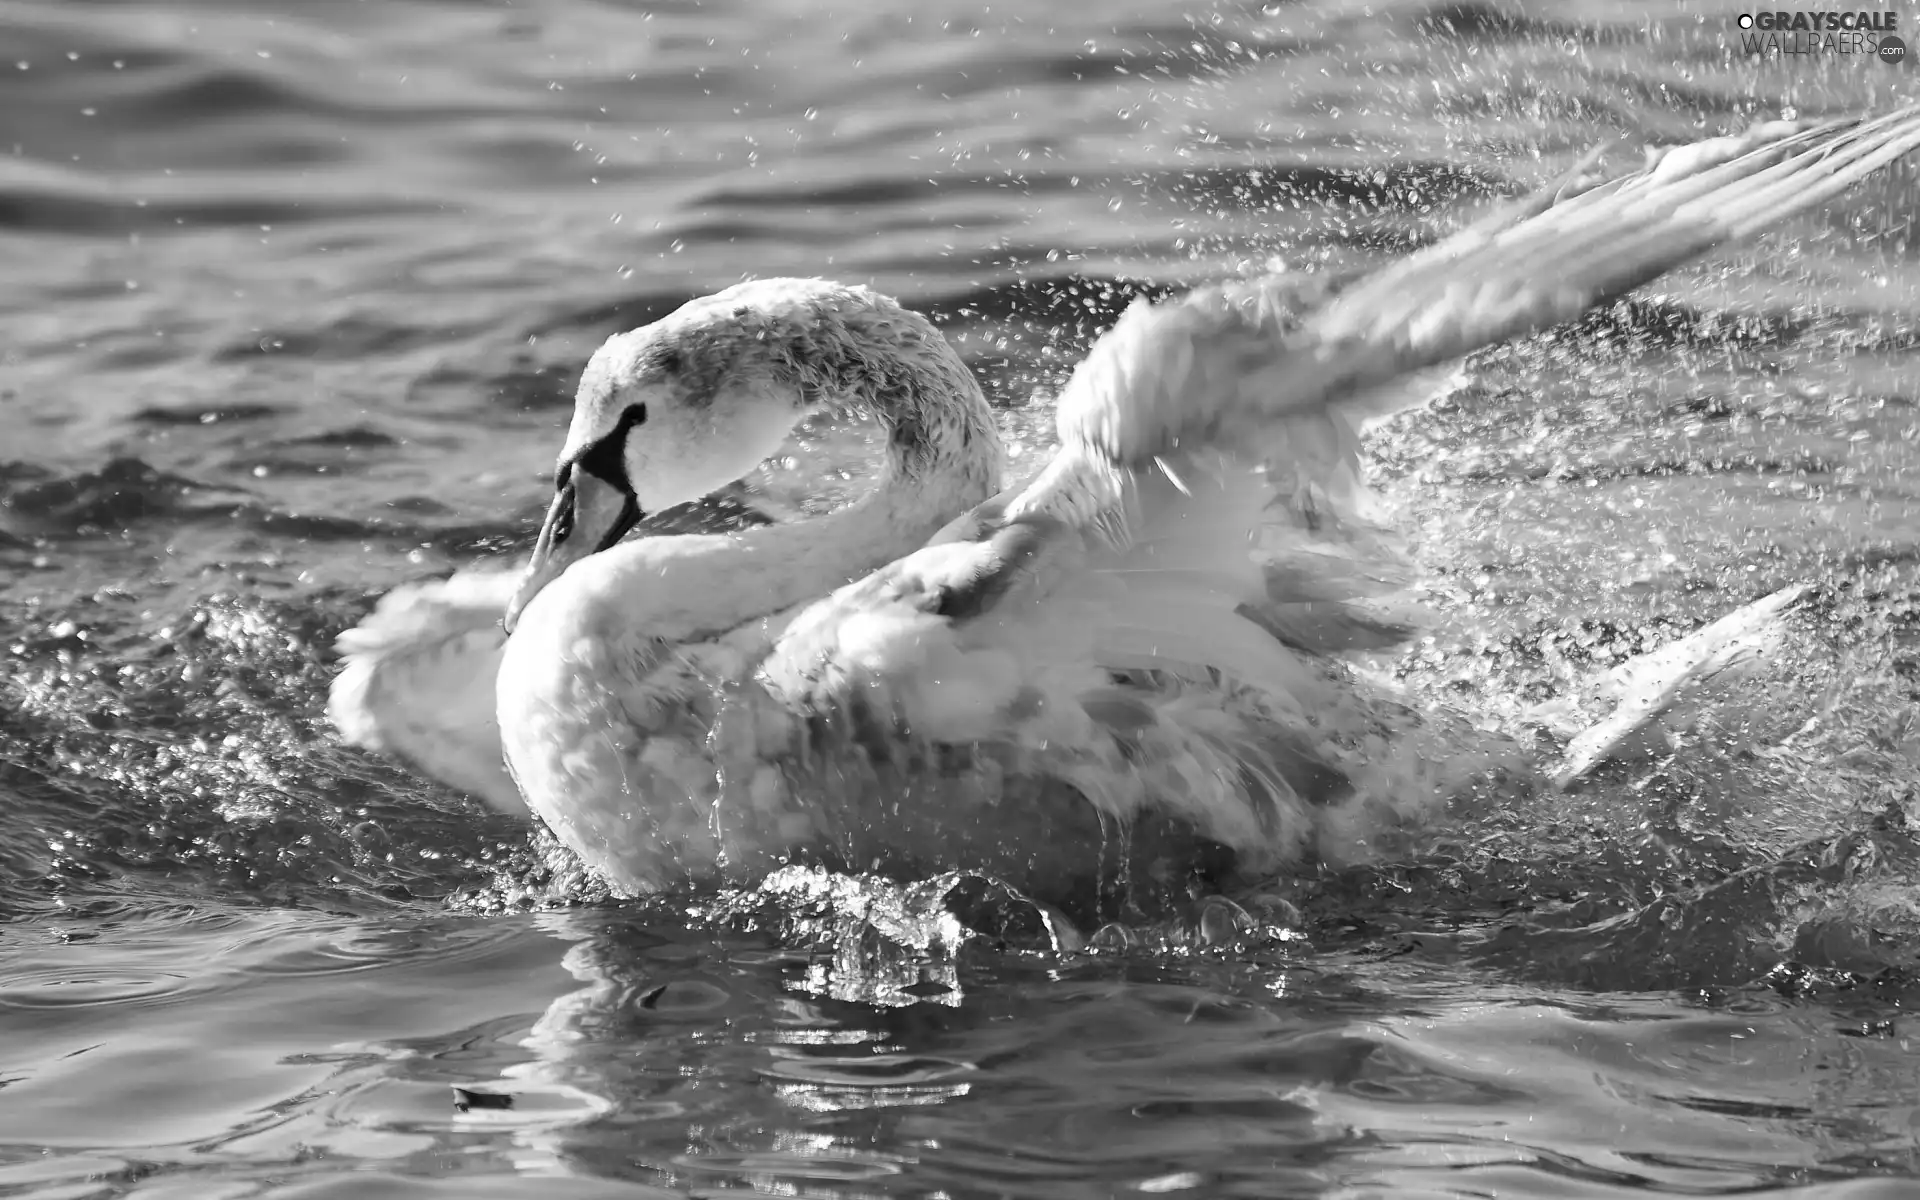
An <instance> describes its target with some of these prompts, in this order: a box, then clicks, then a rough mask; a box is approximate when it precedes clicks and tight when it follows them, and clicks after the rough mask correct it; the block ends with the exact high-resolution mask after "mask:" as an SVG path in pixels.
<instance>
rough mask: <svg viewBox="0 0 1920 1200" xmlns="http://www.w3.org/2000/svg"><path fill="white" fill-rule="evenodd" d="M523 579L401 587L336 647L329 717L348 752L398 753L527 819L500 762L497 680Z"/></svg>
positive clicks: (471, 575)
mask: <svg viewBox="0 0 1920 1200" xmlns="http://www.w3.org/2000/svg"><path fill="white" fill-rule="evenodd" d="M519 583H520V575H519V572H517V571H503V570H500V569H499V568H498V567H490V568H473V569H469V570H466V571H461V572H459V573H457V574H455V575H453V576H452V577H451V578H448V579H435V580H427V581H423V582H419V583H410V584H406V585H403V586H401V587H398V588H395V589H394V590H393V591H391V592H388V593H387V594H386V595H385V596H382V597H381V598H380V601H379V603H378V604H376V605H375V606H374V609H373V612H371V613H369V614H368V615H367V617H366V619H364V620H363V621H361V622H360V624H358V625H356V626H354V627H353V628H352V629H349V630H347V631H346V632H344V633H342V634H341V635H340V636H339V638H338V639H337V640H336V641H335V642H334V650H335V651H336V652H337V653H338V654H339V655H340V658H341V668H340V673H339V674H338V675H336V676H334V679H333V686H332V688H331V689H330V691H329V692H328V695H327V718H328V719H329V720H331V721H332V722H333V726H334V728H335V729H337V730H339V731H340V736H341V739H342V740H344V741H345V742H346V743H347V744H348V745H351V746H360V747H362V748H364V749H368V750H377V751H381V752H383V753H386V754H391V755H393V756H394V757H395V758H398V759H400V760H401V761H402V762H404V763H406V764H407V765H408V767H409V768H410V769H412V770H413V771H414V772H415V773H416V774H419V775H423V776H425V777H427V778H429V779H434V780H437V781H439V782H441V783H444V784H447V785H449V786H451V787H454V788H456V789H458V790H460V791H463V792H466V793H468V794H469V795H472V796H476V797H478V798H479V799H481V800H483V801H485V802H486V804H487V806H488V807H490V808H492V809H494V810H495V811H497V812H505V813H515V814H525V813H526V811H527V807H526V804H525V802H523V801H522V800H521V799H520V791H519V789H518V788H516V787H515V786H514V784H513V779H512V778H511V777H510V776H509V775H508V774H507V769H506V765H505V762H504V760H503V758H502V755H501V747H500V726H499V723H498V721H497V720H496V719H495V717H494V690H493V689H494V677H495V676H496V675H498V674H499V672H500V655H501V652H502V651H503V650H504V649H505V647H506V642H507V635H506V632H505V631H504V630H502V629H501V627H500V614H501V613H503V612H505V611H506V606H507V601H508V600H509V599H510V598H512V596H513V593H514V589H515V588H516V587H518V585H519Z"/></svg>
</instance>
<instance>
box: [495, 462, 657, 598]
mask: <svg viewBox="0 0 1920 1200" xmlns="http://www.w3.org/2000/svg"><path fill="white" fill-rule="evenodd" d="M621 474H622V475H623V476H624V472H622V473H621ZM645 515H646V514H645V513H643V512H641V511H640V502H639V500H638V499H636V498H635V496H634V494H633V489H632V487H631V486H629V485H628V484H627V482H626V480H625V478H621V479H619V480H617V481H615V480H609V479H606V478H604V477H602V476H600V475H598V474H596V473H594V472H593V471H591V470H587V469H585V468H583V467H582V465H581V464H579V463H574V464H572V465H570V466H567V467H565V468H563V469H562V470H561V471H560V475H559V480H558V486H557V487H556V488H555V490H554V496H553V506H552V507H551V508H549V509H547V519H546V522H545V523H544V524H543V525H541V526H540V540H539V541H538V542H537V543H535V544H534V547H533V562H532V563H531V564H529V565H528V567H527V575H526V578H525V579H523V580H521V582H520V588H519V590H518V591H516V592H514V594H513V600H512V601H511V602H509V603H508V605H507V615H506V621H505V625H506V628H507V632H508V633H512V632H513V627H514V626H515V625H516V624H518V623H519V621H520V612H521V610H522V609H524V608H526V606H527V602H528V601H530V600H532V599H533V598H534V597H535V596H537V595H539V594H540V590H541V589H542V588H544V587H546V586H547V585H548V584H549V583H552V582H553V581H554V580H556V579H558V578H559V577H560V574H561V572H563V571H565V570H566V569H567V568H568V567H570V566H572V565H573V564H574V563H576V562H579V561H580V560H581V559H583V558H586V557H587V556H589V555H592V554H598V553H600V552H601V551H602V550H605V549H607V548H608V547H609V546H612V545H615V544H616V543H618V542H619V541H620V539H621V538H623V537H625V536H627V533H628V531H630V530H631V529H632V528H633V527H634V526H635V525H637V524H639V523H640V518H641V517H643V516H645Z"/></svg>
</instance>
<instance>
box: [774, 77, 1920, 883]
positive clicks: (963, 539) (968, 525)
mask: <svg viewBox="0 0 1920 1200" xmlns="http://www.w3.org/2000/svg"><path fill="white" fill-rule="evenodd" d="M1916 146H1920V110H1916V111H1914V112H1908V113H1905V114H1901V115H1897V116H1895V117H1890V118H1885V119H1882V120H1879V121H1872V122H1837V123H1831V124H1827V125H1821V126H1815V127H1812V128H1802V127H1799V126H1790V125H1784V124H1781V123H1775V124H1773V125H1768V126H1761V127H1757V128H1756V129H1755V130H1752V131H1750V132H1749V133H1748V134H1745V135H1742V136H1740V137H1735V138H1723V139H1717V140H1716V141H1714V142H1708V143H1703V144H1701V145H1698V146H1693V147H1686V148H1683V149H1680V150H1674V151H1669V152H1667V153H1665V154H1664V155H1661V156H1658V157H1654V158H1652V159H1651V160H1650V162H1649V165H1648V166H1647V167H1646V168H1645V169H1643V170H1641V171H1638V172H1635V173H1633V174H1631V175H1628V176H1625V177H1623V178H1621V179H1616V180H1614V181H1611V182H1608V183H1601V184H1598V185H1590V184H1588V183H1587V182H1586V181H1585V180H1584V179H1573V180H1566V181H1562V183H1561V184H1560V185H1559V186H1557V187H1556V188H1555V189H1554V190H1553V191H1551V192H1550V193H1549V194H1547V195H1546V196H1544V197H1535V198H1534V199H1532V200H1529V201H1526V202H1523V203H1522V204H1520V205H1518V206H1516V207H1515V208H1514V209H1513V210H1510V211H1509V212H1506V213H1502V214H1497V215H1496V216H1495V217H1493V218H1491V219H1489V220H1488V221H1485V222H1482V223H1481V224H1479V225H1477V226H1475V227H1473V228H1471V229H1468V230H1466V231H1464V232H1463V233H1462V234H1460V235H1458V236H1456V237H1455V238H1453V239H1450V240H1449V241H1447V242H1444V243H1442V244H1440V245H1438V246H1436V247H1434V248H1432V249H1431V250H1429V251H1427V252H1425V253H1423V254H1420V255H1416V256H1414V257H1413V258H1411V259H1409V260H1407V261H1406V262H1403V263H1401V264H1399V265H1397V266H1394V267H1390V268H1388V269H1386V270H1384V271H1382V272H1380V273H1378V274H1377V275H1375V276H1372V277H1370V278H1367V279H1363V280H1361V281H1359V282H1358V283H1353V284H1349V285H1345V286H1339V285H1329V286H1328V287H1327V288H1325V289H1320V290H1316V289H1315V288H1314V287H1313V286H1312V285H1310V284H1303V283H1302V282H1301V281H1298V280H1295V279H1290V278H1285V277H1282V278H1277V279H1269V280H1257V281H1253V282H1250V283H1242V284H1233V285H1228V286H1225V287H1216V288H1209V289H1205V290H1202V291H1200V292H1196V293H1193V294H1192V295H1189V296H1187V297H1185V298H1182V299H1179V300H1175V301H1173V302H1170V303H1163V304H1160V305H1147V304H1137V305H1135V306H1134V307H1133V308H1132V309H1130V310H1129V311H1128V312H1127V313H1126V314H1125V315H1124V316H1123V318H1122V319H1121V321H1120V322H1119V323H1118V324H1117V325H1116V326H1115V327H1114V328H1113V329H1112V330H1110V331H1109V332H1108V333H1107V335H1106V336H1105V337H1103V338H1102V339H1101V340H1100V342H1099V343H1097V344H1096V345H1095V347H1094V348H1093V350H1092V352H1091V353H1090V355H1089V357H1088V359H1087V361H1086V362H1085V363H1083V364H1082V366H1081V367H1080V368H1079V369H1078V370H1077V371H1076V373H1075V375H1074V377H1073V379H1072V381H1071V382H1070V384H1069V386H1068V388H1067V390H1066V391H1065V392H1064V393H1063V395H1062V399H1061V402H1060V411H1059V416H1058V424H1059V432H1060V439H1061V449H1060V451H1059V452H1058V453H1057V454H1056V456H1055V458H1054V459H1053V461H1052V462H1050V463H1049V465H1048V466H1047V468H1046V469H1045V470H1043V471H1042V472H1041V473H1040V475H1039V476H1038V477H1036V478H1035V479H1034V480H1033V481H1032V482H1031V483H1030V484H1028V485H1026V486H1025V487H1024V488H1021V489H1019V490H1017V491H1011V492H1008V493H1004V494H1002V495H1001V496H998V497H995V498H994V499H993V500H990V501H988V502H987V503H986V504H983V505H981V506H979V507H978V508H976V509H974V510H972V511H971V512H969V513H967V514H965V515H963V516H962V517H960V518H958V519H956V520H955V521H954V522H953V523H952V524H951V525H949V526H948V527H947V528H946V529H945V530H943V531H942V532H941V533H940V534H938V535H936V537H935V538H934V539H933V540H932V542H931V543H930V544H929V545H928V546H927V547H926V548H924V549H922V550H920V551H917V552H916V553H914V554H912V555H909V556H908V557H906V558H904V559H902V560H900V561H898V562H895V563H893V564H891V565H889V566H888V567H886V568H883V569H882V570H880V571H878V572H875V573H874V574H873V575H871V576H869V577H867V578H865V579H862V580H860V581H858V582H856V583H853V584H850V585H848V586H847V587H845V588H842V589H840V590H839V591H838V592H836V593H834V594H833V595H832V596H830V597H828V598H826V599H825V600H823V601H821V602H819V603H817V604H815V605H813V606H811V607H810V608H809V609H807V610H805V611H803V612H802V613H800V614H799V615H798V616H797V617H796V618H795V619H794V620H793V622H792V624H791V625H790V626H789V627H788V628H787V630H786V632H785V634H784V635H783V636H782V637H781V638H780V640H779V642H778V643H777V645H776V647H775V649H774V651H773V653H772V654H771V655H770V656H769V657H768V658H767V659H766V660H765V662H764V663H763V664H762V667H761V671H760V674H761V679H762V681H763V683H765V684H766V685H767V687H768V689H769V690H770V691H771V692H772V693H773V694H774V695H775V696H776V697H777V698H779V699H781V700H783V701H784V702H786V703H787V704H788V705H790V706H793V707H795V708H797V709H799V710H800V711H804V712H808V713H811V714H816V715H822V716H829V717H839V718H842V719H843V720H844V723H845V724H846V725H848V726H850V727H860V726H864V727H871V726H872V725H873V723H874V722H875V721H876V720H878V721H880V722H882V723H883V724H886V725H889V726H891V727H892V728H893V729H894V730H895V731H896V732H897V733H898V734H899V735H901V736H904V737H910V738H915V739H920V740H925V741H934V742H945V743H974V744H982V743H987V744H997V745H1001V746H1005V747H1009V748H1010V750H1011V751H1012V752H1015V753H1017V754H1019V755H1022V756H1023V757H1022V758H1021V760H1020V761H1022V762H1023V763H1026V764H1042V766H1041V769H1045V770H1050V771H1053V772H1056V773H1058V774H1060V775H1061V776H1062V777H1065V778H1068V779H1070V780H1071V781H1072V782H1073V783H1074V784H1075V786H1077V787H1079V788H1080V790H1081V791H1082V792H1083V793H1084V794H1086V795H1087V796H1088V798H1089V799H1091V800H1093V801H1094V802H1095V803H1096V805H1098V806H1100V807H1102V808H1103V809H1106V810H1108V811H1110V812H1113V813H1114V814H1116V815H1118V816H1122V817H1125V816H1128V815H1130V814H1131V813H1133V812H1136V811H1138V810H1139V809H1141V808H1142V807H1144V806H1147V805H1150V804H1157V805H1159V806H1161V807H1164V808H1175V809H1185V810H1186V812H1185V815H1187V816H1188V817H1190V818H1191V819H1192V820H1193V822H1194V824H1195V825H1196V826H1197V827H1198V828H1200V829H1201V830H1202V831H1203V832H1205V833H1207V834H1208V835H1209V836H1212V837H1214V838H1216V839H1218V840H1220V841H1223V842H1225V843H1226V844H1228V845H1230V846H1233V847H1234V848H1236V849H1237V850H1240V851H1242V852H1243V854H1244V853H1247V852H1250V851H1251V852H1253V853H1252V862H1253V865H1266V866H1271V865H1275V864H1277V863H1279V862H1282V861H1284V860H1285V859H1287V858H1288V857H1290V856H1291V855H1292V853H1293V852H1294V851H1296V850H1298V849H1300V848H1302V847H1303V846H1304V844H1305V843H1306V842H1307V840H1308V839H1309V838H1310V837H1311V836H1312V833H1311V829H1312V826H1313V825H1314V820H1313V817H1312V815H1311V808H1312V805H1313V802H1315V801H1325V800H1329V799H1333V798H1336V797H1337V796H1338V794H1339V793H1340V791H1341V789H1342V786H1343V784H1344V783H1345V772H1344V771H1343V769H1342V758H1343V753H1342V750H1341V747H1342V746H1343V745H1344V746H1348V747H1358V746H1362V745H1364V744H1365V740H1366V738H1367V737H1368V736H1369V732H1370V731H1369V727H1368V720H1369V716H1368V714H1367V713H1365V712H1363V711H1360V710H1359V709H1358V707H1357V705H1358V701H1356V700H1355V699H1354V697H1353V694H1352V692H1351V689H1348V688H1343V687H1338V686H1334V685H1333V684H1332V682H1331V680H1330V677H1329V674H1328V671H1329V667H1328V665H1327V664H1326V663H1325V662H1324V660H1321V659H1319V658H1318V657H1316V656H1315V655H1313V654H1309V653H1303V652H1301V651H1302V649H1324V648H1340V647H1341V645H1342V644H1343V639H1344V644H1347V645H1362V644H1377V643H1378V642H1380V641H1383V640H1387V639H1389V638H1390V637H1391V636H1392V629H1391V628H1390V627H1389V626H1388V625H1387V624H1386V623H1375V624H1373V625H1367V624H1366V623H1365V622H1364V621H1362V620H1360V619H1358V618H1349V619H1347V620H1344V621H1342V620H1333V621H1330V622H1328V621H1326V620H1325V619H1324V618H1326V617H1327V616H1328V614H1329V613H1334V612H1341V611H1343V606H1347V605H1348V603H1349V602H1350V601H1352V600H1354V599H1356V598H1358V597H1361V596H1364V595H1366V594H1368V593H1369V592H1370V591H1378V590H1380V589H1382V588H1386V587H1390V586H1391V585H1392V584H1393V582H1394V581H1395V566H1396V564H1394V563H1393V562H1392V560H1391V556H1390V555H1382V554H1381V553H1379V550H1380V545H1379V543H1380V542H1381V541H1382V540H1383V538H1381V537H1379V536H1376V534H1377V530H1376V529H1375V528H1374V527H1373V525H1372V524H1371V523H1370V522H1369V521H1368V520H1367V518H1366V513H1365V511H1364V510H1365V505H1364V500H1365V493H1364V489H1363V487H1362V486H1361V475H1360V458H1359V430H1360V428H1361V426H1362V425H1363V423H1364V422H1366V421H1368V420H1371V419H1374V418H1377V417H1379V416H1382V415H1384V414H1386V413H1390V412H1392V411H1394V410H1395V409H1396V408H1399V407H1403V406H1405V405H1406V404H1408V403H1411V402H1414V401H1415V400H1417V398H1418V397H1419V396H1420V395H1421V394H1422V391H1423V389H1430V388H1431V386H1432V382H1433V381H1432V380H1431V379H1430V378H1425V377H1422V375H1421V373H1422V372H1425V371H1429V370H1431V369H1433V368H1436V367H1439V366H1442V365H1443V364H1446V363H1449V362H1451V361H1452V360H1455V359H1457V358H1458V357H1459V356H1461V355H1463V354H1465V353H1467V352H1469V351H1472V350H1474V349H1476V348H1479V347H1481V346H1484V345H1486V344H1489V343H1491V342H1496V341H1499V340H1502V339H1505V338H1510V337H1514V336H1518V335H1521V334H1524V333H1527V332H1531V331H1533V330H1537V329H1540V328H1543V327H1545V326H1548V325H1551V324H1554V323H1556V322H1559V321H1562V320H1566V319H1569V318H1571V317H1574V316H1577V315H1578V314H1579V313H1580V312H1582V311H1583V310H1584V309H1585V308H1587V307H1589V306H1591V305H1593V304H1596V303H1600V302H1603V301H1605V300H1607V299H1610V298H1612V297H1615V296H1618V295H1620V294H1622V293H1624V292H1626V291H1628V290H1630V289H1632V288H1633V287H1636V286H1638V285H1639V284H1641V283H1644V282H1646V281H1648V280H1650V279H1652V278H1655V277H1657V276H1658V275H1659V274H1660V273H1662V272H1663V271H1665V270H1667V269H1669V268H1671V267H1673V266H1675V265H1677V264H1679V263H1681V262H1684V261H1686V260H1688V259H1690V258H1692V257H1694V256H1696V255H1698V254H1700V253H1702V252H1704V251H1705V250H1707V249H1709V248H1711V247H1712V246H1714V245H1716V244H1719V243H1721V242H1725V241H1729V240H1732V239H1735V238H1738V237H1742V236H1745V235H1747V234H1750V233H1752V232H1753V231H1755V230H1756V229H1758V228H1761V227H1762V226H1764V225H1765V224H1766V223H1767V222H1769V221H1771V220H1775V219H1777V218H1779V217H1781V216H1785V215H1788V214H1791V213H1793V212H1796V211H1800V210H1802V209H1804V208H1806V207H1808V206H1810V205H1812V204H1815V203H1818V202H1819V201H1820V200H1823V199H1825V198H1826V197H1827V196H1830V195H1832V194H1833V193H1834V192H1836V191H1837V190H1839V189H1840V188H1843V187H1845V186H1847V185H1848V184H1850V183H1853V182H1855V181H1857V180H1858V179H1860V178H1863V177H1864V176H1865V175H1866V174H1868V173H1870V172H1871V171H1873V170H1876V169H1878V168H1879V167H1881V166H1884V165H1886V164H1887V163H1888V162H1891V161H1892V160H1893V159H1894V158H1897V157H1898V156H1900V155H1902V154H1905V153H1907V152H1909V151H1910V150H1912V149H1914V148H1915V147H1916ZM1355 546H1361V547H1364V549H1365V552H1364V553H1362V552H1356V551H1355V550H1354V547H1355ZM1315 556H1318V558H1317V559H1316V557H1315ZM1316 606H1318V607H1316ZM1328 606H1333V607H1332V608H1329V607H1328ZM1316 614H1317V615H1318V616H1320V617H1322V618H1323V621H1322V625H1323V626H1325V627H1323V628H1319V629H1315V630H1312V631H1311V632H1309V633H1302V632H1301V630H1303V629H1308V628H1309V627H1311V626H1312V625H1313V622H1312V621H1311V620H1310V619H1309V618H1311V617H1313V616H1315V615H1316ZM1290 642H1291V643H1293V644H1292V645H1289V643H1290ZM1303 642H1304V643H1307V644H1306V645H1305V646H1304V647H1303V646H1302V645H1301V643H1303ZM1143 684H1144V686H1143ZM832 724H833V722H831V721H828V722H816V723H815V726H816V727H823V726H826V727H830V726H831V725H832Z"/></svg>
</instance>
